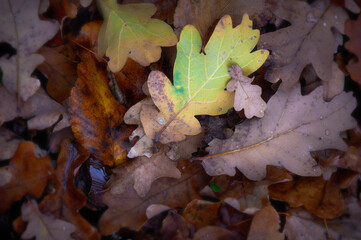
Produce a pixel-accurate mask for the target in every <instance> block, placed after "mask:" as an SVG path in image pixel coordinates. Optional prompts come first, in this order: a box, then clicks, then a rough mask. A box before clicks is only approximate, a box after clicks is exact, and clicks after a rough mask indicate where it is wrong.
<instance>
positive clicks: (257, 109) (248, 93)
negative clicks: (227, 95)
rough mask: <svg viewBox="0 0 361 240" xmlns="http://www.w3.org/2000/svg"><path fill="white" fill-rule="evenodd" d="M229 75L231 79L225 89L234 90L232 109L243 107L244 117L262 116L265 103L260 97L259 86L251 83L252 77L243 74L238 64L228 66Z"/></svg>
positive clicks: (260, 90) (265, 106)
mask: <svg viewBox="0 0 361 240" xmlns="http://www.w3.org/2000/svg"><path fill="white" fill-rule="evenodd" d="M229 75H231V77H232V79H231V81H229V82H228V83H227V91H229V92H233V91H235V92H236V93H235V98H234V109H235V110H236V111H241V110H242V109H244V114H245V115H246V118H252V117H253V116H257V117H259V118H261V117H263V116H264V111H265V110H266V108H267V105H266V102H265V101H263V99H262V98H261V93H262V89H261V87H259V86H257V85H252V84H251V82H252V81H253V79H254V78H248V77H246V76H244V75H243V74H242V69H241V68H240V67H239V66H238V65H232V67H230V68H229Z"/></svg>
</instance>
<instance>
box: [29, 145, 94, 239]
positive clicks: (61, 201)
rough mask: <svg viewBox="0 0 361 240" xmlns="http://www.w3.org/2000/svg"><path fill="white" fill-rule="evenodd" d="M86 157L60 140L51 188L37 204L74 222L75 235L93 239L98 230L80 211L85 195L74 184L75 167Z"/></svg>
mask: <svg viewBox="0 0 361 240" xmlns="http://www.w3.org/2000/svg"><path fill="white" fill-rule="evenodd" d="M87 158H88V155H87V154H84V153H82V152H79V151H78V150H77V149H76V147H75V146H74V145H73V144H72V143H71V142H70V141H69V140H65V141H63V143H62V147H61V152H60V154H59V157H58V162H57V169H56V173H55V174H56V178H55V179H54V191H53V192H52V193H51V194H49V195H47V196H46V197H45V198H44V199H43V201H42V202H41V203H40V205H39V207H40V209H41V212H43V213H46V214H52V215H53V216H55V217H56V218H57V219H62V220H65V221H67V222H70V223H71V224H74V225H75V226H76V229H75V230H74V233H73V236H74V237H75V239H89V240H96V239H99V235H98V233H97V230H96V229H95V228H94V227H93V226H92V225H90V223H89V222H88V221H87V220H85V219H84V218H83V216H82V215H81V214H80V213H79V210H80V209H81V208H82V207H84V206H85V204H86V203H87V198H86V196H85V194H84V193H83V192H82V191H81V190H80V189H77V188H76V187H75V185H74V179H75V173H76V169H77V168H79V167H80V166H81V164H82V163H83V162H84V161H85V160H87ZM23 220H24V219H23Z"/></svg>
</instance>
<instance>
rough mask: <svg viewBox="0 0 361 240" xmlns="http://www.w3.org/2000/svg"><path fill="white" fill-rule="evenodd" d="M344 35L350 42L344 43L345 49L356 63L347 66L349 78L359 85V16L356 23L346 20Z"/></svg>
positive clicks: (360, 62)
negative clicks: (354, 58) (354, 56)
mask: <svg viewBox="0 0 361 240" xmlns="http://www.w3.org/2000/svg"><path fill="white" fill-rule="evenodd" d="M345 34H346V35H347V36H349V38H350V41H348V42H346V43H345V48H346V49H347V50H349V51H350V52H352V53H354V54H355V55H356V56H357V58H358V61H357V62H351V63H349V64H348V65H347V70H348V71H349V73H350V75H351V78H352V79H353V80H354V81H356V82H357V83H358V84H359V85H361V70H360V69H361V48H360V44H359V43H360V41H361V17H360V16H359V17H358V18H357V20H356V21H352V20H348V21H347V22H346V24H345Z"/></svg>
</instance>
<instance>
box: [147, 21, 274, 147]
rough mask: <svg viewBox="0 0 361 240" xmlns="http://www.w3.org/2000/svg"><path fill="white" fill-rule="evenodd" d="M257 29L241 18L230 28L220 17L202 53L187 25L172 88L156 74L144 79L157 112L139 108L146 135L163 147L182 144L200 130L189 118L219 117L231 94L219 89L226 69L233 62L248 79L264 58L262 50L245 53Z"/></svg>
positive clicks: (230, 103)
mask: <svg viewBox="0 0 361 240" xmlns="http://www.w3.org/2000/svg"><path fill="white" fill-rule="evenodd" d="M258 37H259V31H258V30H252V22H251V21H250V20H249V18H248V15H244V17H243V21H242V24H240V25H238V26H237V27H236V28H233V27H232V20H231V18H230V17H229V16H224V17H223V18H222V19H221V20H220V21H219V23H218V24H217V26H216V29H215V30H214V33H213V35H212V37H211V38H210V40H209V41H208V43H207V45H206V47H205V54H203V53H201V47H202V41H201V38H200V35H199V33H198V31H197V30H196V28H195V27H193V26H191V25H188V26H186V27H185V28H184V29H183V31H182V34H181V36H180V41H179V43H178V45H177V58H176V61H175V64H174V74H173V77H174V81H173V82H174V85H172V84H171V82H170V81H169V79H168V78H167V77H166V76H165V75H164V74H163V73H162V72H159V71H152V72H151V73H150V75H149V77H148V88H149V92H150V94H151V96H152V99H153V102H154V103H155V105H156V106H157V107H158V109H159V110H160V112H158V111H157V110H156V109H154V108H150V107H149V106H142V110H141V121H142V124H143V127H144V130H145V133H146V134H147V136H148V137H150V138H152V139H156V141H157V140H159V141H160V142H162V143H168V142H176V141H181V140H183V139H184V138H185V135H197V134H198V133H200V132H201V126H200V123H199V121H198V120H197V119H196V118H195V117H194V115H202V114H206V115H220V114H224V113H226V112H227V110H228V109H229V108H231V107H232V106H233V98H234V94H232V93H229V92H227V91H224V89H225V87H226V83H227V81H228V80H229V75H228V73H227V70H228V67H229V65H230V64H232V63H236V64H238V65H239V66H240V67H241V68H242V69H243V72H244V75H249V74H251V73H252V72H254V71H255V70H256V69H257V68H259V67H260V66H261V65H262V64H263V62H264V61H265V60H266V58H267V56H268V52H267V51H265V50H258V51H255V52H253V53H250V52H251V51H252V50H253V48H254V47H255V46H256V44H257V40H258Z"/></svg>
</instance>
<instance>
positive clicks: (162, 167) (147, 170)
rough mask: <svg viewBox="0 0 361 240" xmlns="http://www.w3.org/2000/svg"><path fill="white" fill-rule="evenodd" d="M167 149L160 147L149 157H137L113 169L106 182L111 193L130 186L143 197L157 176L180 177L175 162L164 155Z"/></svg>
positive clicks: (121, 191)
mask: <svg viewBox="0 0 361 240" xmlns="http://www.w3.org/2000/svg"><path fill="white" fill-rule="evenodd" d="M168 149H169V148H168V147H162V148H161V149H160V150H159V151H158V152H157V153H156V154H154V155H153V156H152V157H151V158H148V157H138V158H135V159H132V160H130V161H129V162H127V163H126V164H125V165H124V166H122V165H121V166H119V167H118V168H115V169H113V174H112V176H111V178H110V180H109V183H108V185H109V184H110V186H111V189H110V191H111V193H112V194H121V193H123V192H124V191H126V190H127V189H128V187H129V186H132V187H134V190H135V191H136V192H137V194H138V195H139V196H140V197H145V196H146V194H147V193H148V191H149V189H150V186H151V185H152V183H153V182H154V181H155V180H157V179H158V178H162V177H171V178H180V177H181V173H180V171H179V170H178V169H177V162H175V161H172V160H170V159H169V158H168V157H167V156H166V152H167V151H168Z"/></svg>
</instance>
